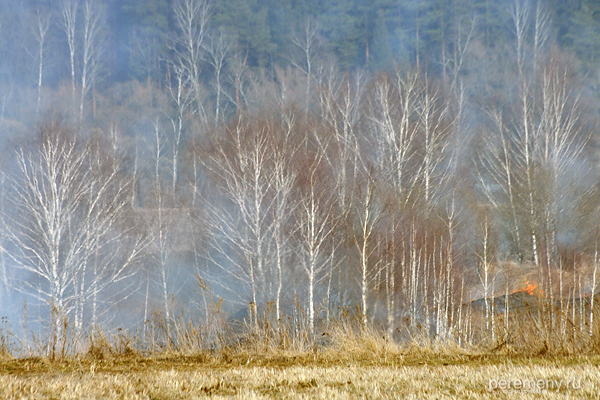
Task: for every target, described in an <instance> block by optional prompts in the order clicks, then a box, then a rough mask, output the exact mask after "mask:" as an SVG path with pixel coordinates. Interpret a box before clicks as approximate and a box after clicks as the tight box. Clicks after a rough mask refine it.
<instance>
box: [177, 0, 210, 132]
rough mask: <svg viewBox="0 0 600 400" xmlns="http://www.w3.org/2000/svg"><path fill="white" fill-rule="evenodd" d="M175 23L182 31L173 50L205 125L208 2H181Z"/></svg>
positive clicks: (185, 0) (191, 0) (194, 0)
mask: <svg viewBox="0 0 600 400" xmlns="http://www.w3.org/2000/svg"><path fill="white" fill-rule="evenodd" d="M174 7H175V8H174V13H175V23H176V26H177V29H178V31H179V35H178V37H176V39H175V45H174V46H173V50H174V52H175V54H176V62H177V63H179V64H180V66H181V67H182V68H183V70H184V71H185V72H186V75H187V81H188V82H189V84H190V85H191V90H192V93H194V98H195V102H196V114H197V116H198V118H200V120H201V121H203V123H205V124H206V123H207V121H208V120H207V118H208V116H207V113H206V110H205V109H204V94H203V88H202V72H203V71H202V62H203V61H204V57H205V54H204V49H203V46H204V45H205V41H206V35H207V31H208V21H209V15H210V7H209V4H208V2H207V1H204V0H179V1H177V2H176V3H175V6H174Z"/></svg>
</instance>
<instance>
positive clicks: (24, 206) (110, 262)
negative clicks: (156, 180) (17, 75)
mask: <svg viewBox="0 0 600 400" xmlns="http://www.w3.org/2000/svg"><path fill="white" fill-rule="evenodd" d="M39 140H40V142H38V146H39V147H34V148H33V149H32V150H25V149H22V150H19V151H18V153H17V162H18V166H19V171H18V172H19V173H18V174H17V175H15V176H14V177H12V178H11V184H12V188H11V192H10V193H11V195H10V197H9V199H10V202H11V208H12V209H11V211H10V213H9V214H6V215H4V216H3V223H4V226H3V228H4V232H5V235H6V236H5V237H6V238H7V242H6V247H5V248H4V250H5V251H6V253H5V254H7V256H8V257H9V259H10V263H11V264H12V267H13V268H16V272H17V271H18V272H17V273H19V274H21V276H22V278H23V279H22V280H21V281H20V282H19V283H18V286H17V287H16V289H18V290H21V291H23V292H24V293H26V294H28V295H31V296H33V297H35V298H36V299H38V300H39V301H41V302H45V303H47V304H48V307H49V315H50V316H51V318H50V323H51V326H52V327H53V332H55V333H56V334H57V335H60V331H61V325H60V324H61V321H62V320H63V319H64V318H68V317H74V318H75V321H74V322H75V327H76V328H77V329H81V328H82V320H83V309H84V306H85V304H86V303H87V302H88V300H92V301H93V303H92V305H91V307H92V319H95V318H96V317H97V310H98V295H99V294H100V293H104V292H106V290H107V289H108V288H109V287H112V286H114V285H115V284H117V283H120V282H123V281H124V280H126V279H127V278H129V277H131V276H132V274H133V273H134V272H135V270H133V269H131V267H132V265H133V264H134V262H135V261H136V260H137V258H138V256H139V254H140V251H141V248H142V247H143V245H142V242H141V241H140V240H138V239H136V236H135V235H134V234H133V232H131V231H130V230H129V229H128V228H125V226H124V225H123V224H122V223H123V218H124V214H125V212H126V209H127V206H128V204H129V188H130V182H128V181H127V180H123V178H122V174H121V165H120V163H119V162H118V161H117V160H115V159H114V158H112V157H111V155H110V154H106V153H104V152H102V151H101V150H100V149H98V148H97V147H95V146H92V145H91V143H90V144H87V143H83V141H80V140H77V139H76V138H75V137H74V136H73V135H72V134H70V133H68V130H67V129H66V128H64V127H62V126H60V125H58V123H55V122H49V123H47V124H46V125H44V126H42V128H41V130H40V139H39ZM17 216H18V217H17ZM31 277H35V279H27V278H31Z"/></svg>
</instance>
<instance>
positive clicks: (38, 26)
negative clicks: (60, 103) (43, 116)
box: [33, 8, 51, 114]
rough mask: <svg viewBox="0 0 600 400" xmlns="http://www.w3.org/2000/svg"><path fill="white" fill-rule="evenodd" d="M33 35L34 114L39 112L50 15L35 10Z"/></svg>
mask: <svg viewBox="0 0 600 400" xmlns="http://www.w3.org/2000/svg"><path fill="white" fill-rule="evenodd" d="M34 22H35V25H34V28H33V33H34V35H35V39H36V41H37V43H38V96H37V106H36V114H38V113H39V112H40V103H41V101H42V84H43V73H44V51H45V50H46V45H47V39H48V31H49V30H50V22H51V15H50V14H49V13H43V11H42V10H41V9H39V8H38V9H37V10H36V12H35V16H34Z"/></svg>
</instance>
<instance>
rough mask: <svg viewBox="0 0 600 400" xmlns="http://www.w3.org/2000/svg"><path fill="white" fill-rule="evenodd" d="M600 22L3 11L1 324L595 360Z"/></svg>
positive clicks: (370, 9)
mask: <svg viewBox="0 0 600 400" xmlns="http://www.w3.org/2000/svg"><path fill="white" fill-rule="evenodd" d="M599 26H600V5H599V4H597V2H596V1H593V0H578V1H574V0H569V1H553V0H547V1H542V0H539V1H533V0H532V1H519V0H517V1H516V2H512V1H491V0H486V1H483V0H455V1H453V2H447V1H440V0H420V1H417V0H414V1H390V0H377V1H370V2H359V1H346V0H339V1H330V2H321V1H312V0H307V1H277V2H275V1H257V0H213V1H204V0H148V1H134V0H121V1H117V0H79V1H77V0H63V1H58V0H37V1H35V0H29V1H18V2H14V1H8V0H0V55H1V56H0V146H1V147H0V151H1V155H2V157H0V170H1V172H2V174H1V175H0V185H1V187H2V190H1V191H0V232H1V234H0V249H1V252H0V316H2V317H6V320H5V321H6V322H5V324H4V326H3V328H2V329H4V332H7V331H10V332H13V333H15V332H21V333H22V334H16V336H15V337H16V338H18V340H16V342H17V343H16V344H15V345H16V346H17V347H19V348H20V349H22V350H24V351H25V352H27V353H35V352H38V353H45V354H48V353H51V354H52V355H53V356H54V353H55V352H56V351H57V346H58V347H60V346H59V345H60V340H61V339H60V338H61V337H66V335H67V334H68V335H74V336H80V335H88V334H90V332H92V331H93V329H101V330H104V331H106V332H113V331H115V332H118V331H117V330H118V329H125V330H126V331H128V332H136V333H135V335H136V337H138V338H139V340H140V343H142V342H143V343H146V344H148V343H151V344H152V346H154V345H157V346H164V347H170V346H174V347H175V348H177V347H178V346H183V343H182V342H180V341H181V340H183V339H182V338H183V336H182V334H181V333H182V329H184V328H185V329H192V328H191V327H197V329H199V331H197V332H196V333H198V332H201V333H198V336H197V337H198V338H201V339H199V340H201V341H202V345H201V346H204V348H213V347H214V346H216V344H215V343H221V344H222V342H219V340H220V339H222V336H220V335H222V333H223V332H225V331H226V330H227V329H228V327H227V324H228V322H227V321H228V320H230V319H233V320H237V321H242V320H243V321H245V323H246V327H250V328H252V329H254V330H255V331H256V332H259V331H261V330H262V329H265V332H266V331H268V332H269V333H268V334H269V335H271V334H274V335H281V334H282V332H286V335H287V334H289V335H290V336H289V337H291V338H293V340H292V342H293V343H294V345H297V344H298V343H303V344H302V345H304V344H306V343H313V344H315V343H316V344H319V345H320V344H322V343H323V342H324V341H325V342H326V341H327V339H323V337H324V333H325V337H326V336H327V335H326V332H328V330H329V329H330V327H331V326H332V325H331V323H332V322H333V321H340V320H344V319H345V318H347V317H348V318H349V316H353V317H354V318H356V319H357V320H358V321H360V326H362V328H365V327H367V326H371V325H373V326H376V327H377V328H378V329H381V330H382V331H385V334H386V335H387V337H388V338H391V339H394V340H396V341H399V342H403V341H407V340H413V339H415V338H419V340H421V339H422V340H425V341H451V342H455V343H457V344H459V345H461V346H463V345H471V344H481V343H499V344H500V345H503V343H504V344H507V343H508V344H510V345H511V346H514V347H515V348H520V347H519V346H521V347H522V348H527V349H531V348H532V346H533V343H534V342H535V341H537V340H540V343H542V344H540V346H541V347H542V348H543V347H544V346H545V349H546V350H547V349H548V347H549V346H550V345H554V344H555V343H563V344H562V345H561V346H564V349H565V350H566V351H578V350H582V349H585V350H590V349H595V348H596V347H595V346H597V345H596V343H598V342H597V339H598V334H599V333H600V331H599V329H598V327H599V325H598V318H597V317H596V313H595V311H597V308H598V301H599V300H600V298H599V297H598V294H597V292H598V290H599V289H600V273H599V271H598V267H599V265H600V254H599V249H600V229H599V223H600V193H598V190H599V188H600V187H599V184H600V163H599V159H598V155H599V153H598V151H599V143H598V140H599V138H600V137H599V131H598V129H599V126H598V112H599V110H600V74H599V72H600V30H599V29H598V27H599ZM525 293H527V295H525ZM511 295H512V296H511ZM511 299H514V303H511V302H513V300H511ZM532 310H535V312H532ZM525 314H527V317H526V318H528V319H527V321H529V322H530V324H531V325H530V326H531V330H532V331H533V333H531V332H529V333H527V334H526V335H522V336H519V337H518V338H516V337H515V335H516V333H515V332H517V333H518V332H520V333H522V331H523V327H522V321H523V318H524V315H525ZM519 324H521V328H516V327H515V326H518V325H519ZM194 329H196V328H194ZM186 332H187V331H186ZM184 336H185V335H184ZM15 337H13V339H11V340H13V341H14V340H15ZM194 337H195V336H194ZM278 338H279V339H277V340H283V339H281V337H279V336H278ZM65 340H66V339H65ZM555 341H556V342H555ZM36 346H37V347H36ZM62 346H63V350H64V349H65V346H66V345H65V343H63V344H62ZM211 346H213V347H211Z"/></svg>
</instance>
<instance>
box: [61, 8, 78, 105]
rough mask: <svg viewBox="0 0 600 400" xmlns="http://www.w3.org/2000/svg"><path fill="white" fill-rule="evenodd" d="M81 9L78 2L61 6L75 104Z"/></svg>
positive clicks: (72, 99) (72, 96)
mask: <svg viewBox="0 0 600 400" xmlns="http://www.w3.org/2000/svg"><path fill="white" fill-rule="evenodd" d="M78 8H79V1H78V0H64V1H63V2H62V5H61V19H60V26H61V28H62V30H63V32H64V33H65V35H66V37H67V45H68V46H69V61H70V66H71V71H70V72H71V101H72V103H73V105H74V104H75V54H76V51H77V45H76V37H75V33H76V28H77V13H78Z"/></svg>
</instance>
